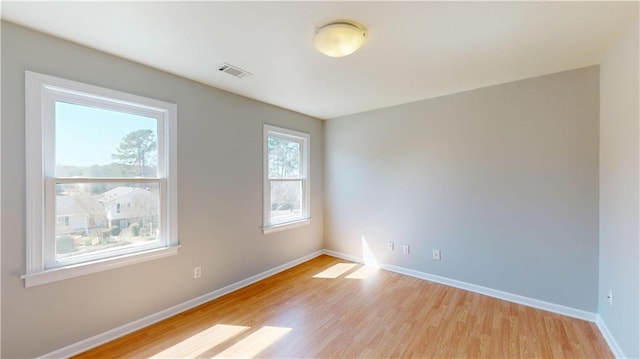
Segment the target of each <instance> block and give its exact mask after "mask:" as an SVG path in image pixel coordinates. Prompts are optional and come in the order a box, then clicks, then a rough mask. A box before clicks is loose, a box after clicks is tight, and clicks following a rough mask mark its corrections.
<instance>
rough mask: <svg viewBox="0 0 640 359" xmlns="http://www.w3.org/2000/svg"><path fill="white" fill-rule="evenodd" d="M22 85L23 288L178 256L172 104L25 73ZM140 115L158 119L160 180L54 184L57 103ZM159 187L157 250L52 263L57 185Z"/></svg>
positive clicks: (89, 179) (79, 180) (175, 111)
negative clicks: (24, 263)
mask: <svg viewBox="0 0 640 359" xmlns="http://www.w3.org/2000/svg"><path fill="white" fill-rule="evenodd" d="M25 83H26V93H25V95H26V108H25V112H26V121H25V122H26V123H25V125H26V138H25V140H26V167H27V168H26V176H27V177H26V180H27V182H26V185H27V198H26V200H27V203H26V204H27V214H26V217H27V218H26V220H27V243H26V244H27V248H26V249H27V251H26V252H27V253H26V254H27V258H26V264H27V265H26V274H25V275H23V276H22V278H23V279H24V280H25V287H31V286H36V285H41V284H46V283H50V282H55V281H59V280H63V279H68V278H73V277H77V276H81V275H86V274H90V273H95V272H100V271H104V270H108V269H113V268H118V267H122V266H126V265H130V264H134V263H140V262H144V261H148V260H153V259H157V258H162V257H166V256H170V255H175V254H177V251H178V212H177V192H178V191H177V114H178V108H177V106H176V105H175V104H171V103H167V102H164V101H159V100H154V99H150V98H146V97H141V96H136V95H132V94H128V93H124V92H120V91H115V90H110V89H106V88H102V87H98V86H93V85H88V84H83V83H80V82H75V81H70V80H66V79H61V78H58V77H54V76H49V75H44V74H40V73H36V72H31V71H26V72H25ZM56 101H64V102H71V103H75V104H78V105H83V106H90V107H96V108H102V109H107V110H113V111H119V112H125V113H131V114H138V115H143V116H147V117H152V118H155V119H157V121H158V122H157V123H158V146H157V151H158V174H157V176H156V177H144V178H140V177H133V178H120V177H118V178H92V177H86V178H85V177H81V178H75V177H74V178H72V179H69V178H56V177H55V173H54V169H55V153H54V152H55V103H56ZM71 182H73V183H89V182H91V183H95V182H101V183H115V182H127V183H157V184H158V185H159V192H160V193H159V197H160V211H159V212H160V213H159V215H160V218H159V223H160V224H161V225H160V228H159V236H158V241H157V243H156V244H155V245H153V246H150V247H143V248H141V249H138V248H136V249H130V250H123V251H118V252H114V253H116V254H115V255H113V256H109V257H105V256H100V255H96V256H91V255H87V256H83V258H82V259H81V260H80V259H78V260H76V261H64V262H62V261H61V262H58V263H54V262H55V253H54V252H55V221H56V217H55V200H56V193H55V186H56V184H57V183H71Z"/></svg>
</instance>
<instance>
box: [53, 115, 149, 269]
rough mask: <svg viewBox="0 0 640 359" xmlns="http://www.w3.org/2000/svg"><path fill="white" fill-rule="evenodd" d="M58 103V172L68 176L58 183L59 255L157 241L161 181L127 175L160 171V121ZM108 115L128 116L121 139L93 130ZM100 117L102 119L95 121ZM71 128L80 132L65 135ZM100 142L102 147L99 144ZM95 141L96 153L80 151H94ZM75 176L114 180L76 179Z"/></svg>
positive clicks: (122, 118) (90, 252)
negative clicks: (114, 139)
mask: <svg viewBox="0 0 640 359" xmlns="http://www.w3.org/2000/svg"><path fill="white" fill-rule="evenodd" d="M56 105H57V106H56V110H57V111H58V110H59V111H58V114H57V116H56V125H59V126H57V127H59V128H57V129H56V166H55V177H56V178H60V179H66V180H65V181H64V182H60V181H59V182H58V183H57V184H56V187H55V191H56V206H55V211H56V212H55V215H56V221H55V234H56V244H55V247H56V250H55V253H56V258H57V259H64V258H70V257H77V256H83V255H88V254H99V253H103V252H106V251H110V250H113V249H120V248H124V247H127V246H131V247H136V246H141V245H146V244H150V243H153V242H154V241H156V240H157V232H158V231H157V229H158V225H159V203H160V198H159V193H160V188H159V182H154V181H151V182H135V180H134V181H128V180H127V179H133V178H145V177H156V176H157V163H158V154H157V130H156V126H157V120H156V119H155V118H148V117H143V116H136V115H130V114H124V113H120V112H116V111H109V110H103V109H98V108H89V107H85V106H79V105H74V104H68V103H60V104H56ZM105 117H108V120H109V121H113V122H112V123H114V122H115V123H116V124H117V121H118V120H122V121H125V120H126V121H127V125H128V127H129V128H128V132H127V133H126V134H124V135H122V134H119V136H120V140H119V143H117V144H116V143H114V141H113V140H111V141H108V140H106V138H107V137H108V136H103V135H102V134H101V132H100V131H93V129H94V127H97V128H100V127H102V128H104V127H105V126H104V125H105V123H107V124H108V123H109V122H105V121H104V118H105ZM85 119H86V120H85ZM95 119H97V120H99V121H100V123H99V124H97V123H92V122H91V121H92V120H94V121H95ZM83 121H84V122H83ZM97 125H100V127H98V126H97ZM72 126H73V127H72ZM82 126H85V128H82ZM71 129H72V130H71ZM65 130H66V132H63V131H65ZM71 131H75V137H72V138H67V137H65V136H68V134H69V132H71ZM117 135H118V134H117V133H113V134H111V135H110V137H111V138H117V137H116V136H117ZM97 142H99V143H100V146H101V147H95V146H97V145H96V143H97ZM109 142H111V143H109ZM92 146H94V147H93V148H94V151H93V153H88V154H87V153H79V154H78V155H76V154H75V153H76V152H79V151H87V149H89V151H90V150H91V147H92ZM107 151H108V152H111V153H110V156H109V155H108V154H106V152H107ZM109 157H110V158H109ZM61 161H64V162H66V163H61ZM107 161H108V163H105V162H107ZM74 177H75V178H111V179H114V180H113V181H103V182H100V181H95V182H91V181H89V182H87V181H86V180H84V181H77V182H74V181H73V178H74ZM69 179H71V180H69ZM115 179H117V180H115Z"/></svg>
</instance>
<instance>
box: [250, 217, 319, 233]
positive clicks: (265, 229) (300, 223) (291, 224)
mask: <svg viewBox="0 0 640 359" xmlns="http://www.w3.org/2000/svg"><path fill="white" fill-rule="evenodd" d="M310 223H311V218H307V219H302V220H299V221H295V222H286V223H280V224H276V225H273V226H269V227H262V233H264V234H269V233H275V232H280V231H284V230H287V229H291V228H296V227H301V226H306V225H307V224H310Z"/></svg>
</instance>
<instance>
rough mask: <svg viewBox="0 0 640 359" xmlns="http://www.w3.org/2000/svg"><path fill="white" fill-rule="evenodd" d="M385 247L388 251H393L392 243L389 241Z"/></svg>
mask: <svg viewBox="0 0 640 359" xmlns="http://www.w3.org/2000/svg"><path fill="white" fill-rule="evenodd" d="M387 247H389V249H391V250H393V241H389V243H387Z"/></svg>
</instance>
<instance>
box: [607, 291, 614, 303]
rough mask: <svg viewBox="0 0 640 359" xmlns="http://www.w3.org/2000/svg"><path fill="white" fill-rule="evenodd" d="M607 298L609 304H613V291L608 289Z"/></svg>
mask: <svg viewBox="0 0 640 359" xmlns="http://www.w3.org/2000/svg"><path fill="white" fill-rule="evenodd" d="M607 300H608V301H609V305H613V292H612V291H611V289H609V293H607Z"/></svg>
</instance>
